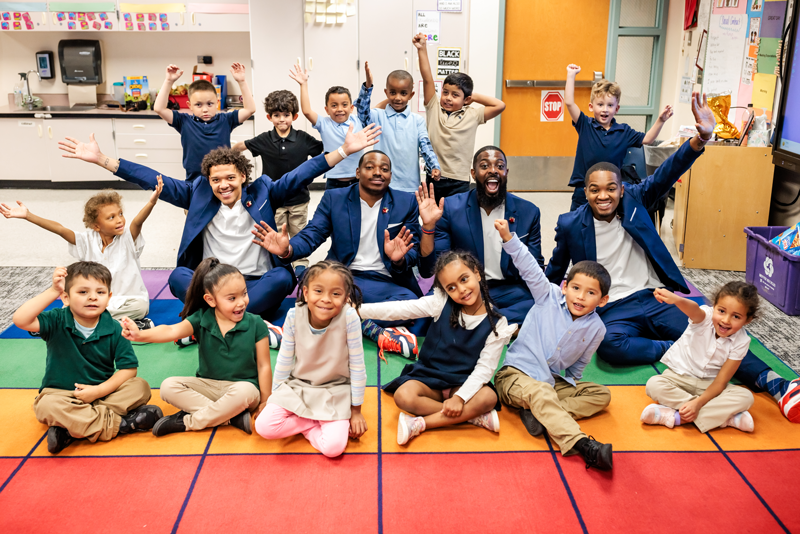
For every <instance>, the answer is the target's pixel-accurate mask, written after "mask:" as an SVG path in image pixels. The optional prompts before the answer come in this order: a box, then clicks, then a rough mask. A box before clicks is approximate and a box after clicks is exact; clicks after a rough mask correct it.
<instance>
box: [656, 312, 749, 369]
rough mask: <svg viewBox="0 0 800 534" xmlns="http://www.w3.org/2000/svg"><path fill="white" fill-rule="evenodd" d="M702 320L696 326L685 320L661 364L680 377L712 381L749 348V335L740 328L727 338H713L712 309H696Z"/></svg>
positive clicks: (714, 331) (714, 332)
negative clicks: (684, 325)
mask: <svg viewBox="0 0 800 534" xmlns="http://www.w3.org/2000/svg"><path fill="white" fill-rule="evenodd" d="M700 309H701V310H703V311H704V312H705V314H706V318H705V319H703V321H702V322H700V323H693V322H692V321H691V319H690V320H689V326H688V327H686V330H685V331H684V332H683V335H681V337H680V338H679V339H678V341H676V342H675V343H674V344H673V345H672V346H671V347H670V348H669V350H667V352H666V354H664V357H663V358H661V363H663V364H664V365H666V366H667V367H669V368H670V369H672V370H673V371H674V372H676V373H678V374H679V375H682V376H693V377H695V378H701V379H713V378H716V377H717V375H718V374H719V370H720V369H722V366H723V365H724V364H725V362H726V361H728V360H741V359H743V358H744V357H745V355H746V354H747V350H748V349H749V348H750V336H748V335H747V332H745V330H744V328H742V329H741V330H739V331H738V332H736V333H735V334H733V335H731V336H728V337H720V338H718V337H717V334H716V330H714V323H713V322H712V321H711V318H712V317H713V315H714V310H713V309H712V308H711V307H710V306H700Z"/></svg>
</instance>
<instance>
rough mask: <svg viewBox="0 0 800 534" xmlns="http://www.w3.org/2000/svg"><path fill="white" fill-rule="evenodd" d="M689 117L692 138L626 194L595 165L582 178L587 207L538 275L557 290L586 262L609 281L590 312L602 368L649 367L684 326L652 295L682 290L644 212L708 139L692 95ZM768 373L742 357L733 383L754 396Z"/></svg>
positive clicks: (561, 228)
mask: <svg viewBox="0 0 800 534" xmlns="http://www.w3.org/2000/svg"><path fill="white" fill-rule="evenodd" d="M692 112H693V113H694V117H695V120H696V121H697V124H696V125H695V126H696V127H697V132H698V135H696V136H694V137H693V138H692V139H691V140H690V141H689V142H688V143H684V144H683V146H681V148H680V149H678V151H677V152H675V154H673V155H672V156H670V157H669V159H667V160H666V161H665V162H664V163H663V164H662V165H661V166H660V167H659V168H658V169H657V170H656V172H655V174H654V175H653V176H649V177H648V178H647V179H646V180H644V181H643V182H641V183H640V184H636V185H629V186H628V187H626V186H625V184H623V183H622V180H621V178H620V171H619V169H618V168H617V167H616V166H614V165H612V164H610V163H598V164H596V165H594V166H592V167H591V168H590V169H589V170H588V171H587V172H586V177H585V183H586V197H587V199H588V201H589V203H588V204H587V205H584V206H581V207H580V208H578V209H577V210H575V211H573V212H570V213H565V214H563V215H561V216H560V217H559V218H558V225H557V226H556V248H555V249H554V250H553V257H552V258H551V260H550V263H549V264H548V266H547V271H546V275H547V277H548V278H549V279H550V281H551V282H552V283H554V284H560V283H561V281H562V280H563V279H564V275H565V274H566V272H567V268H568V267H569V264H570V261H572V263H573V264H574V263H577V262H579V261H582V260H594V261H597V262H599V263H600V264H601V265H603V267H605V268H606V269H607V270H608V272H609V274H611V290H610V291H609V297H610V299H609V302H608V304H606V306H605V307H603V308H598V309H597V312H598V314H599V315H600V317H601V318H602V319H603V323H605V325H606V335H605V338H604V339H603V342H602V343H601V344H600V347H599V348H598V349H597V355H598V356H599V357H600V358H602V359H604V360H606V361H607V362H609V363H614V364H620V365H634V364H652V363H655V362H657V361H659V360H660V359H661V356H663V355H664V353H665V352H666V351H667V349H669V348H670V347H671V346H672V344H673V343H674V342H675V341H676V340H677V339H678V338H679V337H680V336H681V334H683V331H684V330H685V329H686V326H687V321H686V316H685V315H684V314H683V313H682V312H681V311H680V310H679V309H678V308H677V307H676V306H669V305H666V304H660V303H659V302H658V301H656V299H655V296H654V295H653V290H654V289H655V288H657V287H666V288H668V289H670V290H671V291H680V292H683V293H688V292H689V289H688V288H687V287H686V282H685V281H684V279H683V276H682V275H681V273H680V271H679V270H678V267H677V266H676V265H675V262H674V261H673V260H672V256H671V255H670V253H669V251H667V248H666V246H664V243H663V242H662V241H661V237H660V236H659V235H658V232H657V231H656V228H655V226H653V222H652V220H651V219H650V216H649V215H648V212H647V210H648V209H649V208H651V207H652V206H654V205H655V203H656V202H658V200H659V199H660V198H662V197H663V196H664V195H665V194H666V193H667V192H668V191H669V189H670V188H671V187H672V186H673V184H674V183H675V182H676V181H678V179H679V178H680V177H681V176H682V175H683V174H684V173H685V172H686V171H688V170H689V168H690V167H691V166H692V164H693V163H694V161H695V160H696V159H697V158H698V157H700V155H701V154H702V153H703V151H704V150H705V149H704V147H705V144H706V143H707V142H708V140H709V139H711V136H712V132H713V130H714V125H715V121H714V115H713V114H712V112H711V110H710V109H709V107H708V104H707V103H706V101H705V95H703V98H702V99H701V98H700V94H699V93H694V95H693V98H692ZM769 371H770V369H769V367H768V366H767V365H766V364H764V363H763V362H762V361H761V360H760V359H758V358H757V357H756V356H755V355H754V354H753V353H752V352H748V354H747V356H746V357H745V358H744V360H742V363H741V365H740V366H739V370H738V371H737V373H736V375H735V376H736V377H737V378H738V379H739V380H740V381H741V382H743V383H744V384H746V385H747V386H749V387H750V388H753V389H755V390H757V391H758V390H760V389H762V388H765V387H769V384H767V380H768V379H767V374H768V373H769ZM776 376H777V375H776ZM770 389H771V388H770Z"/></svg>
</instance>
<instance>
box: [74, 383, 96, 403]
mask: <svg viewBox="0 0 800 534" xmlns="http://www.w3.org/2000/svg"><path fill="white" fill-rule="evenodd" d="M73 395H75V398H76V399H78V400H81V401H83V402H85V403H86V404H91V403H93V402H94V401H96V400H97V399H99V398H100V395H101V392H100V391H99V388H98V387H97V386H87V385H86V384H75V391H74V392H73Z"/></svg>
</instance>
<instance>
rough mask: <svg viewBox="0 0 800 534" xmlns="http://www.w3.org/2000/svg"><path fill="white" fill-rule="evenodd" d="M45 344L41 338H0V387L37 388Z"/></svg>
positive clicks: (39, 384)
mask: <svg viewBox="0 0 800 534" xmlns="http://www.w3.org/2000/svg"><path fill="white" fill-rule="evenodd" d="M46 360H47V346H46V345H45V342H44V341H42V340H41V339H35V338H30V339H3V340H0V387H2V388H39V387H41V385H42V377H43V376H44V366H45V361H46Z"/></svg>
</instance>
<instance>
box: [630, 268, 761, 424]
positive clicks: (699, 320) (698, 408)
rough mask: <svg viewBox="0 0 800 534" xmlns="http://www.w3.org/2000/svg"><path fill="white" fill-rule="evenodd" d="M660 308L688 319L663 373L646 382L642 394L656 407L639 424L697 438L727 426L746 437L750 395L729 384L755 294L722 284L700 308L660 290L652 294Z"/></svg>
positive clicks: (743, 348)
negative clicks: (694, 431)
mask: <svg viewBox="0 0 800 534" xmlns="http://www.w3.org/2000/svg"><path fill="white" fill-rule="evenodd" d="M654 293H655V297H656V300H658V301H659V302H661V303H664V304H669V305H674V306H677V308H678V309H679V310H681V311H682V312H683V313H684V314H685V315H686V317H688V318H689V326H688V327H687V328H686V331H684V333H683V335H682V336H681V337H680V339H678V341H676V342H675V344H674V345H672V347H670V348H669V350H667V353H666V354H664V357H663V358H661V363H663V364H664V365H666V366H667V367H669V369H667V370H666V371H664V372H663V373H661V374H660V375H657V376H653V377H650V379H649V380H648V381H647V386H646V389H645V392H646V393H647V395H648V396H649V397H650V398H651V399H653V400H654V401H656V402H657V403H658V404H650V405H648V406H647V407H646V408H645V409H644V411H643V412H642V416H641V420H642V422H644V423H647V424H649V425H664V426H666V427H667V428H673V427H675V426H676V425H682V424H686V423H694V424H695V426H696V427H697V428H698V429H699V430H700V432H708V431H709V430H713V429H715V428H724V427H726V426H731V427H733V428H737V429H739V430H741V431H743V432H752V431H753V428H754V425H753V416H751V415H750V412H748V411H747V410H748V409H749V408H750V407H751V406H752V405H753V402H754V398H753V394H752V393H751V392H750V390H748V389H746V388H744V387H741V386H734V385H733V384H731V383H730V379H731V378H733V374H734V373H735V372H736V370H737V369H738V368H739V364H741V362H742V359H743V358H744V357H745V355H746V354H747V350H748V349H749V347H750V336H748V335H747V332H746V331H745V330H744V326H745V325H747V324H749V323H750V321H752V320H753V319H754V318H755V317H756V314H757V313H758V290H757V289H756V287H755V286H754V285H752V284H747V283H745V282H728V283H727V284H725V285H724V286H722V288H720V289H719V291H717V294H716V295H715V296H714V304H713V306H700V305H699V304H697V303H696V302H693V301H691V300H689V299H685V298H683V297H679V296H678V295H676V294H674V293H672V292H671V291H668V290H666V289H656V290H655V292H654Z"/></svg>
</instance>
